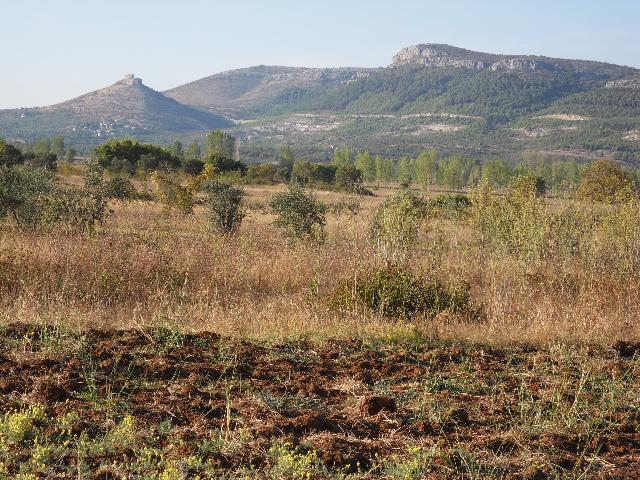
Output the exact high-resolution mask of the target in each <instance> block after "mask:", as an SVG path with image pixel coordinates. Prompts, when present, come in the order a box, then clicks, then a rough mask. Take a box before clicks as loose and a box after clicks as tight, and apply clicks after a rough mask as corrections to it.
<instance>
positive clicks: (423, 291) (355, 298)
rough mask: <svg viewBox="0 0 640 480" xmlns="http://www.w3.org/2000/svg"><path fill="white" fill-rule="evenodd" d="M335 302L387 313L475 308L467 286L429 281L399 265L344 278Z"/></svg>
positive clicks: (339, 305)
mask: <svg viewBox="0 0 640 480" xmlns="http://www.w3.org/2000/svg"><path fill="white" fill-rule="evenodd" d="M331 304H332V306H333V307H334V308H340V309H344V310H349V311H354V310H356V309H357V308H358V307H364V308H366V309H368V310H371V311H374V312H377V313H378V314H380V315H382V316H385V317H409V316H411V315H415V314H428V315H437V314H438V313H440V312H443V311H449V312H451V313H465V312H471V303H470V300H469V292H468V289H467V288H466V287H458V288H447V287H445V286H444V285H442V284H441V283H440V282H438V281H437V280H432V281H428V280H425V279H423V278H421V277H417V276H415V275H413V274H411V273H410V272H408V271H406V270H403V269H400V268H397V267H392V268H382V269H378V270H373V271H371V272H368V273H367V274H365V275H364V277H362V278H359V279H353V278H351V279H348V280H344V281H342V282H340V284H339V285H338V287H337V288H336V290H335V291H334V293H333V297H332V299H331Z"/></svg>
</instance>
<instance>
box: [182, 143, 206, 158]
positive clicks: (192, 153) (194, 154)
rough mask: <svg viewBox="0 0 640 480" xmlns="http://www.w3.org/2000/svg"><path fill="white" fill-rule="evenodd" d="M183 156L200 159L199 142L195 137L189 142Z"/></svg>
mask: <svg viewBox="0 0 640 480" xmlns="http://www.w3.org/2000/svg"><path fill="white" fill-rule="evenodd" d="M184 158H185V159H187V160H200V159H201V158H202V151H201V150H200V142H198V140H197V139H196V140H194V141H193V142H191V143H190V144H189V146H188V147H187V151H186V152H185V153H184Z"/></svg>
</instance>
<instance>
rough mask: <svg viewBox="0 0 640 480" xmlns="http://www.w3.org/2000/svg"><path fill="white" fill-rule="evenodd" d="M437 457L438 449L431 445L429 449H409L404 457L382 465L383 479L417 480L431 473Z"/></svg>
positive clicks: (397, 457) (398, 457)
mask: <svg viewBox="0 0 640 480" xmlns="http://www.w3.org/2000/svg"><path fill="white" fill-rule="evenodd" d="M437 456H438V447H437V446H436V445H433V446H432V447H431V448H429V449H424V448H420V447H411V448H409V449H408V450H407V453H406V455H404V456H396V457H394V458H392V459H389V460H387V461H385V462H384V463H383V466H382V470H383V472H384V475H385V477H387V478H392V479H398V480H414V479H415V480H418V479H420V478H425V475H426V474H428V473H431V472H432V470H433V468H434V466H435V463H434V461H435V460H436V459H437Z"/></svg>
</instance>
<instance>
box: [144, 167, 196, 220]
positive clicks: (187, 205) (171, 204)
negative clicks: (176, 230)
mask: <svg viewBox="0 0 640 480" xmlns="http://www.w3.org/2000/svg"><path fill="white" fill-rule="evenodd" d="M151 180H152V181H153V183H154V184H155V185H156V188H157V189H158V196H159V199H160V203H162V209H163V212H164V213H165V214H169V213H171V210H173V209H174V208H175V209H177V210H178V211H179V212H180V213H182V214H184V215H190V214H192V213H193V192H192V190H191V189H190V188H186V187H183V186H182V185H180V184H178V183H176V182H174V181H172V180H170V179H168V178H167V177H165V176H164V175H162V174H161V173H160V172H158V171H156V172H153V173H152V174H151Z"/></svg>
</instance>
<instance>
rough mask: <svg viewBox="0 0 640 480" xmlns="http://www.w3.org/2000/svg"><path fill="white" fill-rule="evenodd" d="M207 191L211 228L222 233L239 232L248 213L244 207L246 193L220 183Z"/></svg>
mask: <svg viewBox="0 0 640 480" xmlns="http://www.w3.org/2000/svg"><path fill="white" fill-rule="evenodd" d="M205 190H206V192H207V200H206V202H207V208H208V214H209V224H210V225H211V227H212V228H213V229H215V230H217V231H219V232H222V233H233V232H235V231H236V230H238V228H239V227H240V224H241V223H242V220H243V219H244V217H245V216H246V213H247V212H246V210H245V209H244V205H243V198H244V196H245V193H244V191H243V190H241V189H239V188H236V187H234V186H233V185H227V184H225V183H220V182H215V183H211V184H209V185H207V186H206V187H205Z"/></svg>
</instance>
